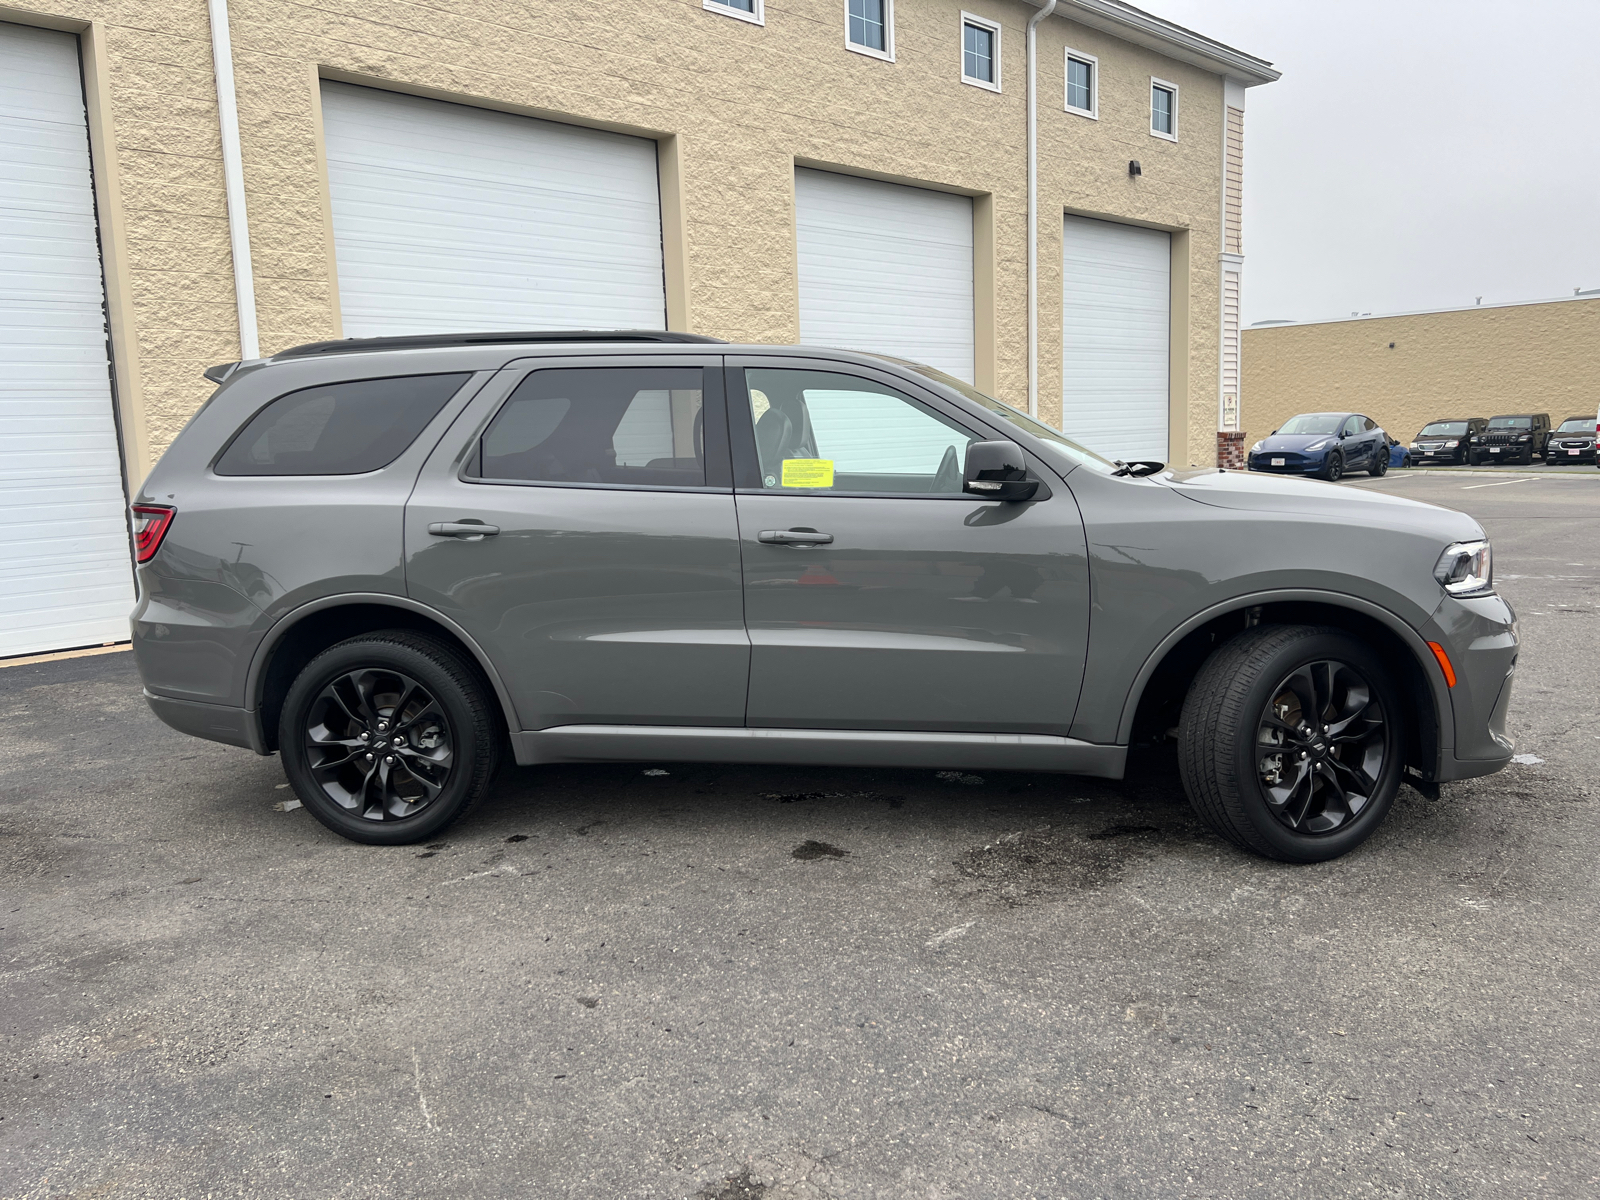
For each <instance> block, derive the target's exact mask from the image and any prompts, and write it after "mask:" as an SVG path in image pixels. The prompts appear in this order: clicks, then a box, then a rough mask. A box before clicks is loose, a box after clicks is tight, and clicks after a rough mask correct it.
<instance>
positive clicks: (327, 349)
mask: <svg viewBox="0 0 1600 1200" xmlns="http://www.w3.org/2000/svg"><path fill="white" fill-rule="evenodd" d="M527 342H555V343H561V342H680V343H681V342H697V343H703V344H709V345H717V346H725V345H727V343H726V342H724V341H723V340H722V339H721V338H714V337H705V336H704V335H702V334H698V333H673V332H670V331H668V330H663V329H524V330H518V331H514V332H502V331H499V330H493V331H490V332H486V333H414V334H408V335H406V336H404V337H368V338H343V339H341V340H339V341H334V342H307V343H306V344H305V345H304V346H291V347H289V349H287V350H280V351H278V353H276V354H274V355H273V356H272V357H273V358H274V359H279V358H309V357H310V356H312V355H314V354H352V353H355V352H358V351H364V350H435V349H439V348H441V347H445V346H497V345H516V344H519V343H527Z"/></svg>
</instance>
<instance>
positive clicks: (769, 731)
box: [133, 333, 1517, 862]
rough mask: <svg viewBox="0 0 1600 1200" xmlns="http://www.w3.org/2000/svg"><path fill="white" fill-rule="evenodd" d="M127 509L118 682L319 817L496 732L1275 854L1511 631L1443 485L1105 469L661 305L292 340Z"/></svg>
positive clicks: (980, 402) (853, 361)
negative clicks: (1165, 821) (1173, 781)
mask: <svg viewBox="0 0 1600 1200" xmlns="http://www.w3.org/2000/svg"><path fill="white" fill-rule="evenodd" d="M211 374H212V375H213V377H215V378H218V379H220V380H221V381H222V386H221V387H220V388H219V389H218V390H217V391H216V393H215V394H214V395H213V396H212V397H211V399H210V400H209V401H208V402H207V403H206V404H205V406H204V407H203V408H202V409H201V410H200V411H199V412H198V413H197V414H196V415H195V417H194V419H193V420H192V421H191V422H190V423H189V425H188V427H187V428H185V429H184V430H183V432H182V433H181V434H180V435H179V437H178V438H177V439H176V440H175V441H174V442H173V444H172V446H171V448H170V449H168V451H167V452H166V455H165V456H164V457H163V458H162V460H161V462H160V464H159V465H158V466H157V467H156V469H155V470H154V471H153V472H152V473H151V475H150V478H149V479H148V480H147V481H146V482H145V484H144V486H143V488H142V489H141V491H140V493H139V495H138V498H137V501H136V503H135V505H134V516H135V518H136V522H137V523H136V526H135V530H136V547H137V553H136V558H137V560H138V580H139V599H138V606H137V608H136V609H135V611H134V614H133V636H134V649H135V654H136V657H137V660H138V664H139V669H140V672H141V674H142V676H143V679H144V685H145V695H146V697H147V698H148V700H149V703H150V705H151V707H152V708H153V709H154V710H155V711H156V713H157V714H158V715H159V716H160V717H161V718H162V719H163V720H164V721H166V722H167V723H168V724H170V725H172V726H173V727H175V728H177V729H180V730H183V731H185V732H188V733H191V734H194V735H196V736H199V737H205V738H211V739H214V740H216V741H222V742H228V743H231V744H234V745H239V746H247V747H249V748H251V749H253V750H255V751H257V752H258V753H261V754H270V753H273V752H274V751H276V752H277V753H278V754H279V755H280V756H281V758H282V761H283V767H284V771H285V774H286V775H287V776H288V779H289V781H290V783H291V784H292V785H293V787H294V789H295V794H296V795H298V796H299V797H300V798H301V800H303V801H304V803H305V805H306V807H307V808H308V809H309V810H310V811H311V813H312V815H313V816H315V817H316V818H317V819H318V820H319V821H321V822H323V824H325V825H327V826H328V827H329V828H330V829H332V830H335V831H337V832H338V833H341V834H343V835H344V836H346V837H349V838H353V839H355V840H357V841H363V842H371V843H380V844H395V843H404V842H414V841H417V840H420V839H424V838H428V837H432V836H434V835H435V834H436V833H437V832H438V831H439V830H440V829H441V828H443V827H444V826H445V825H447V824H448V823H449V822H451V821H453V820H455V819H457V818H458V817H460V816H461V814H462V813H464V812H465V811H466V810H467V809H468V808H469V807H470V806H471V805H472V804H473V803H474V802H475V801H476V800H478V799H479V798H480V797H481V796H482V795H483V794H484V792H485V790H486V789H487V788H488V786H489V782H490V779H491V778H492V776H493V775H494V774H495V771H496V769H497V766H498V765H499V764H500V762H501V760H502V759H503V758H505V757H510V758H513V759H514V760H515V761H516V762H517V763H519V764H530V763H550V762H579V761H584V762H593V761H610V760H631V761H644V762H662V761H674V760H676V761H723V762H745V763H833V764H848V765H855V766H923V767H939V768H967V769H985V768H995V769H1003V768H1016V769H1026V770H1043V771H1063V772H1076V773H1081V774H1086V775H1099V776H1104V777H1109V778H1119V777H1121V776H1122V774H1123V771H1124V768H1125V766H1126V763H1127V760H1128V756H1129V754H1130V752H1132V753H1149V752H1150V747H1151V746H1152V745H1154V744H1156V743H1159V742H1161V741H1162V740H1164V739H1166V738H1168V737H1169V736H1170V737H1172V738H1174V739H1175V740H1176V742H1177V751H1178V762H1179V766H1180V770H1181V775H1182V779H1183V783H1184V786H1185V788H1186V789H1187V792H1188V795H1189V797H1190V799H1191V800H1192V801H1193V803H1194V806H1195V808H1196V810H1197V811H1198V812H1199V814H1200V815H1201V817H1202V818H1203V819H1204V820H1205V821H1206V822H1207V823H1208V824H1209V825H1210V826H1211V827H1212V828H1213V829H1215V830H1216V831H1217V832H1218V833H1220V834H1221V835H1222V836H1223V837H1225V838H1227V839H1229V840H1230V841H1232V842H1234V843H1235V844H1237V845H1240V846H1244V847H1248V848H1250V849H1252V850H1254V851H1257V852H1259V853H1261V854H1265V855H1269V856H1272V857H1275V858H1280V859H1285V860H1291V861H1300V862H1309V861H1316V860H1321V859H1327V858H1331V857H1333V856H1335V855H1338V854H1341V853H1343V852H1344V851H1346V850H1349V849H1350V848H1351V847H1353V846H1355V845H1357V844H1358V843H1360V842H1361V841H1362V840H1363V839H1365V838H1366V837H1367V836H1368V835H1370V834H1371V833H1372V831H1373V829H1374V828H1376V826H1377V825H1378V823H1379V822H1380V821H1381V820H1382V819H1383V816H1384V814H1385V812H1387V810H1388V808H1389V806H1390V804H1391V802H1392V801H1393V799H1394V797H1395V793H1396V790H1397V789H1398V788H1399V785H1400V783H1401V781H1402V780H1409V781H1410V782H1412V783H1413V784H1414V785H1416V786H1417V787H1419V788H1423V789H1431V788H1433V787H1434V786H1435V785H1436V784H1437V783H1438V782H1440V781H1443V780H1451V779H1464V778H1467V777H1469V776H1476V775H1486V774H1489V773H1490V772H1493V771H1497V770H1499V769H1500V768H1501V767H1502V766H1504V765H1505V763H1506V762H1507V760H1508V759H1509V757H1510V754H1511V743H1510V741H1509V740H1508V738H1507V736H1506V732H1505V716H1506V707H1507V704H1508V702H1509V699H1510V688H1511V684H1510V680H1511V673H1512V668H1513V665H1514V663H1515V661H1516V655H1517V638H1516V629H1515V626H1514V624H1513V615H1512V612H1511V610H1510V608H1509V607H1508V605H1507V604H1506V602H1505V601H1504V600H1503V599H1501V598H1500V597H1499V596H1497V595H1496V594H1495V593H1494V590H1493V581H1492V577H1491V569H1490V550H1489V544H1488V541H1487V540H1486V538H1485V536H1484V532H1483V530H1482V529H1481V528H1480V527H1479V526H1478V524H1477V523H1476V522H1475V521H1473V520H1472V519H1471V518H1470V517H1467V516H1465V515H1463V514H1461V513H1457V512H1452V511H1448V510H1445V509H1440V508H1434V507H1431V506H1429V505H1425V504H1417V503H1413V502H1410V501H1407V500H1402V499H1396V498H1392V497H1389V496H1384V495H1380V494H1376V493H1372V492H1363V491H1347V490H1342V489H1339V488H1335V487H1329V486H1324V485H1322V484H1316V483H1305V482H1302V481H1298V480H1296V481H1292V482H1291V481H1284V480H1277V479H1270V478H1265V477H1262V476H1257V475H1250V474H1245V473H1243V472H1220V471H1216V470H1210V469H1206V470H1181V471H1179V470H1172V471H1167V470H1162V469H1161V465H1160V464H1159V463H1148V464H1136V465H1133V466H1129V465H1126V464H1120V463H1116V462H1108V461H1107V460H1105V459H1104V458H1101V457H1100V456H1099V455H1097V454H1093V453H1091V452H1090V451H1088V450H1086V449H1084V448H1083V447H1081V446H1079V445H1077V444H1076V443H1074V442H1072V441H1071V440H1069V439H1068V438H1066V437H1064V436H1063V435H1062V434H1060V433H1058V432H1057V431H1055V430H1054V429H1051V428H1049V427H1047V426H1045V425H1042V424H1039V423H1038V422H1036V421H1032V420H1030V419H1029V418H1028V417H1026V416H1024V415H1022V414H1021V413H1019V412H1017V411H1016V410H1015V409H1012V408H1010V407H1008V406H1007V405H1005V404H1002V403H1000V402H999V401H996V400H993V399H991V398H989V397H987V396H984V395H982V394H981V393H979V392H976V391H974V390H973V389H972V388H971V387H969V386H968V385H966V384H965V383H962V382H961V381H959V380H957V379H953V378H951V377H950V376H948V375H944V374H942V373H940V372H938V371H935V370H933V369H931V368H928V367H921V366H917V365H915V364H912V363H907V362H902V361H898V360H895V359H890V358H883V357H878V356H875V355H871V354H859V353H850V352H847V351H838V350H816V349H808V348H801V347H795V346H734V345H725V344H721V343H715V342H712V341H710V340H709V339H705V338H695V337H690V336H687V335H673V334H653V335H651V334H635V335H623V334H617V333H606V334H593V335H585V334H575V333H562V334H556V335H546V334H492V335H481V336H460V337H443V336H440V337H410V338H376V339H368V340H360V341H346V342H331V343H318V344H315V345H310V346H301V347H298V348H296V349H293V350H287V351H284V352H283V353H280V354H278V355H275V356H274V357H272V358H270V359H267V360H264V361H253V362H248V363H244V364H240V365H237V366H232V365H230V366H229V367H227V368H224V369H214V370H213V372H212V373H211Z"/></svg>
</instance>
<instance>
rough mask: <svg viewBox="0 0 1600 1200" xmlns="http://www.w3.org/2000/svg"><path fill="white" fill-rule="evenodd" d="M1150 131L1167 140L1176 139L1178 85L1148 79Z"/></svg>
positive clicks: (1162, 80)
mask: <svg viewBox="0 0 1600 1200" xmlns="http://www.w3.org/2000/svg"><path fill="white" fill-rule="evenodd" d="M1150 132H1151V133H1153V134H1155V136H1156V137H1163V138H1166V139H1168V140H1169V141H1173V142H1175V141H1177V140H1178V85H1177V84H1175V83H1168V82H1167V81H1166V80H1164V79H1155V78H1152V79H1151V80H1150Z"/></svg>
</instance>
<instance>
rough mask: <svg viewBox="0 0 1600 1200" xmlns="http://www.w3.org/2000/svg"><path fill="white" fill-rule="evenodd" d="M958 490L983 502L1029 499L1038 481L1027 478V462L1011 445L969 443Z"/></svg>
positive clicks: (1020, 451) (1016, 446)
mask: <svg viewBox="0 0 1600 1200" xmlns="http://www.w3.org/2000/svg"><path fill="white" fill-rule="evenodd" d="M961 490H962V491H964V492H966V493H968V494H969V495H973V496H981V497H983V499H985V500H1012V501H1017V500H1031V499H1033V494H1034V493H1035V492H1037V491H1038V490H1039V481H1038V480H1037V479H1029V478H1028V460H1027V459H1026V458H1024V457H1023V454H1022V447H1021V446H1019V445H1017V444H1016V443H1015V442H973V443H972V445H970V446H968V447H967V469H966V478H965V480H964V482H963V483H962V486H961Z"/></svg>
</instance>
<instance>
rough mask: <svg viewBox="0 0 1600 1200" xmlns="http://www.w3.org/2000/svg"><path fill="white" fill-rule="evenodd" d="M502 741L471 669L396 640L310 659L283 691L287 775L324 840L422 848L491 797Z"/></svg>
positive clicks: (429, 641) (430, 647)
mask: <svg viewBox="0 0 1600 1200" xmlns="http://www.w3.org/2000/svg"><path fill="white" fill-rule="evenodd" d="M396 715H398V716H399V717H400V721H399V722H398V723H392V722H393V718H394V717H395V716H396ZM318 731H320V734H319V732H318ZM397 734H400V735H402V736H401V737H396V735H397ZM504 736H505V735H504V732H503V729H502V722H501V719H500V713H499V709H498V706H497V705H496V704H495V703H494V700H493V693H492V692H491V691H490V689H489V687H488V684H487V682H486V681H485V680H484V679H483V677H482V675H481V673H480V672H479V670H478V668H477V665H476V664H475V663H473V662H471V661H469V660H468V659H467V658H466V657H465V656H464V655H462V654H461V653H460V651H458V650H457V649H456V648H455V647H453V646H451V645H449V644H448V643H446V642H443V641H441V640H439V639H437V638H433V637H429V636H427V635H426V634H420V633H414V632H412V631H410V630H403V629H391V630H385V631H382V632H379V633H371V634H363V635H362V636H360V637H354V638H350V639H348V640H347V641H343V642H340V643H338V644H337V645H334V646H330V647H329V648H328V649H326V650H324V651H323V652H322V653H321V654H319V655H317V656H316V657H315V658H314V659H312V660H311V662H310V663H308V664H307V665H306V667H305V669H304V670H302V671H301V672H300V674H299V675H298V676H297V677H296V678H295V681H294V683H293V684H291V685H290V687H289V694H288V695H287V696H286V697H285V699H284V704H283V715H282V717H281V718H280V720H279V722H278V747H279V753H280V756H281V757H282V759H283V770H284V774H285V775H286V776H288V779H289V783H290V784H291V785H292V786H293V787H294V792H295V795H297V796H299V797H300V801H301V803H303V804H304V805H305V806H306V808H307V809H308V810H309V811H310V812H311V815H312V816H314V817H315V818H316V819H317V820H319V821H321V822H322V823H323V824H324V825H326V826H327V827H328V828H329V829H331V830H333V832H335V833H337V834H340V835H341V836H343V837H347V838H349V839H350V840H351V841H355V842H365V843H367V844H368V845H372V846H400V845H406V844H408V843H411V842H420V841H425V840H426V839H428V838H430V837H432V836H433V835H434V834H436V833H438V832H439V831H440V830H441V829H444V828H445V827H446V826H447V825H449V824H450V823H451V822H453V821H456V820H458V819H459V818H460V817H462V816H463V815H464V814H465V813H466V812H467V810H469V809H470V808H471V807H472V806H473V805H474V804H476V803H477V802H478V801H479V800H480V799H481V798H482V797H483V795H484V793H485V792H487V791H488V789H489V785H490V783H491V782H492V781H493V779H494V776H495V772H496V770H497V769H498V767H499V765H500V758H501V745H502V742H503V741H504ZM391 739H392V740H391ZM386 743H387V744H386ZM374 744H376V748H375V749H374V750H370V751H369V750H366V749H364V747H366V746H372V745H374ZM385 750H390V751H393V753H388V754H385V753H384V751H385ZM369 764H370V765H369Z"/></svg>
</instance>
